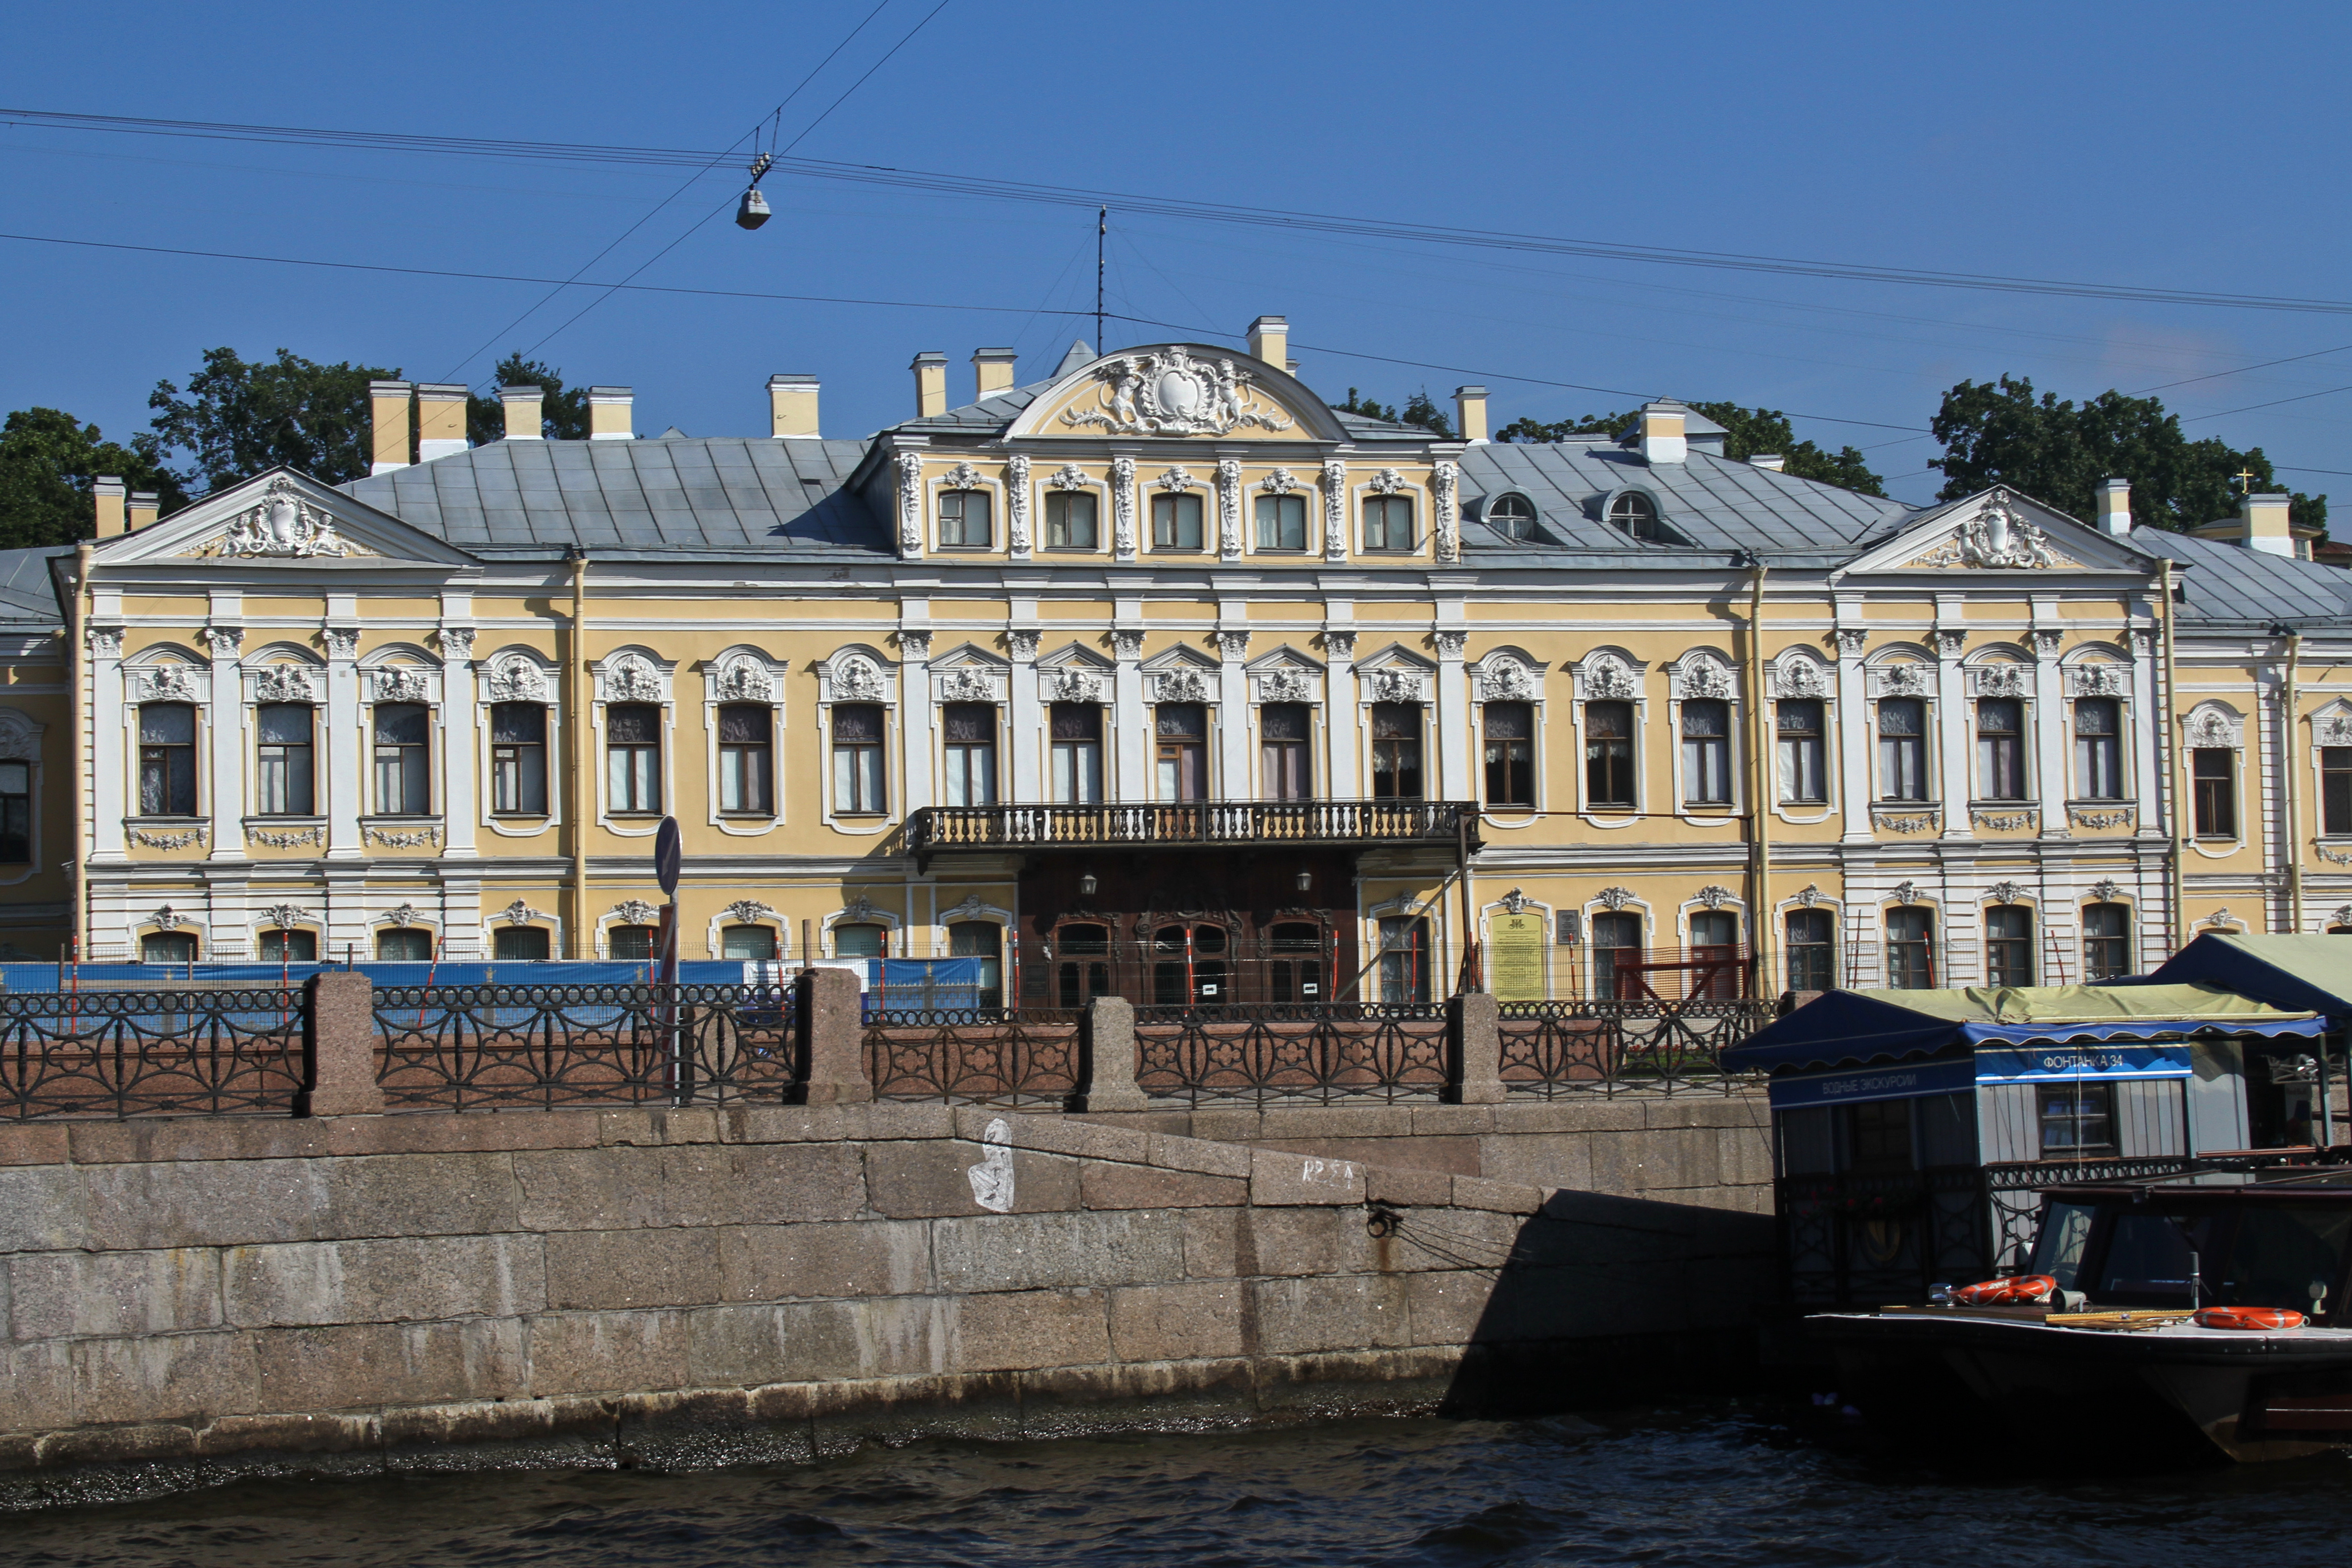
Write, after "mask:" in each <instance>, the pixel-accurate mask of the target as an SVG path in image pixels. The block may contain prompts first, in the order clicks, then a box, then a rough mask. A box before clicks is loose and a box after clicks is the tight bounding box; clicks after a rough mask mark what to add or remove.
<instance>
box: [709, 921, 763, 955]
mask: <svg viewBox="0 0 2352 1568" xmlns="http://www.w3.org/2000/svg"><path fill="white" fill-rule="evenodd" d="M719 956H720V957H721V958H741V959H744V960H747V961H755V962H767V961H772V960H773V959H774V957H775V956H776V928H775V927H774V926H772V925H722V926H720V927H719Z"/></svg>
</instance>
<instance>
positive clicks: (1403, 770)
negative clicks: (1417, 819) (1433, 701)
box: [1372, 703, 1421, 800]
mask: <svg viewBox="0 0 2352 1568" xmlns="http://www.w3.org/2000/svg"><path fill="white" fill-rule="evenodd" d="M1372 799H1373V800H1420V799H1421V705H1420V704H1419V703H1374V704H1373V705H1372Z"/></svg>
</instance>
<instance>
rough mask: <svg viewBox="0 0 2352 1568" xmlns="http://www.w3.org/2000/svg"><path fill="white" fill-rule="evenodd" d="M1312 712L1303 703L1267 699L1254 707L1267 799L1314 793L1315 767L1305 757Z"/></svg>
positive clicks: (1305, 796) (1301, 797) (1308, 796)
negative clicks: (1262, 703)
mask: <svg viewBox="0 0 2352 1568" xmlns="http://www.w3.org/2000/svg"><path fill="white" fill-rule="evenodd" d="M1314 722H1315V720H1314V714H1313V712H1312V710H1310V709H1309V708H1308V707H1307V705H1306V704H1305V703H1268V704H1266V705H1265V706H1264V707H1261V708H1259V709H1258V710H1257V728H1258V743H1259V747H1260V750H1259V761H1260V762H1261V763H1262V764H1263V769H1262V770H1263V772H1264V774H1265V795H1266V799H1267V800H1309V799H1311V798H1312V797H1313V795H1314V789H1313V782H1314V777H1315V770H1314V768H1312V767H1311V766H1310V765H1309V763H1308V760H1307V741H1308V738H1309V737H1311V736H1312V735H1313V734H1314Z"/></svg>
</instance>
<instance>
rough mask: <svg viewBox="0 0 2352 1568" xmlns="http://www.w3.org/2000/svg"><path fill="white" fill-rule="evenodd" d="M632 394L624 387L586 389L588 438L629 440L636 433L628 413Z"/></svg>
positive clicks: (633, 437) (594, 439) (593, 439)
mask: <svg viewBox="0 0 2352 1568" xmlns="http://www.w3.org/2000/svg"><path fill="white" fill-rule="evenodd" d="M633 401H634V394H633V393H632V392H630V391H629V389H628V388H626V387H590V388H589V389H588V439H589V440H591V441H629V440H633V439H635V435H636V433H637V432H636V425H635V421H634V419H633V417H632V415H631V413H630V403H631V402H633Z"/></svg>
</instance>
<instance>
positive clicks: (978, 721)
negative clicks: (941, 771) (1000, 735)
mask: <svg viewBox="0 0 2352 1568" xmlns="http://www.w3.org/2000/svg"><path fill="white" fill-rule="evenodd" d="M940 734H941V736H942V737H944V738H945V740H946V742H947V770H948V777H947V803H948V804H949V805H950V806H986V805H991V804H992V803H993V802H994V801H995V800H996V705H995V704H994V703H950V704H948V706H947V708H946V711H944V712H943V713H942V714H940Z"/></svg>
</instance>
